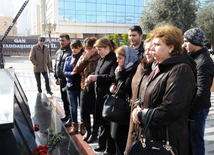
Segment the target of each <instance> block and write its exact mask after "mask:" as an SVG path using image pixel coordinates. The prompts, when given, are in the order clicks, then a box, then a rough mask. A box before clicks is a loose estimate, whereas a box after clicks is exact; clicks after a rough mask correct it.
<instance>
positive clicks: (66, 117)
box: [61, 112, 71, 122]
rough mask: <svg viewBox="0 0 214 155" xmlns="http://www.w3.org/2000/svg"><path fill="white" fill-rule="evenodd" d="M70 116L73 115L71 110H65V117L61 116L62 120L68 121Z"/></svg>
mask: <svg viewBox="0 0 214 155" xmlns="http://www.w3.org/2000/svg"><path fill="white" fill-rule="evenodd" d="M70 117H71V114H70V112H65V117H63V118H61V121H62V122H67V121H68V119H69V118H70Z"/></svg>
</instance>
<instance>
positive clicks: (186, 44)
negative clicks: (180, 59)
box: [183, 38, 196, 53]
mask: <svg viewBox="0 0 214 155" xmlns="http://www.w3.org/2000/svg"><path fill="white" fill-rule="evenodd" d="M183 47H185V49H186V50H187V52H188V53H192V52H195V51H196V50H195V45H193V44H191V43H190V42H189V41H188V40H187V39H186V38H184V44H183Z"/></svg>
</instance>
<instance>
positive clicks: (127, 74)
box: [110, 46, 138, 155]
mask: <svg viewBox="0 0 214 155" xmlns="http://www.w3.org/2000/svg"><path fill="white" fill-rule="evenodd" d="M115 53H116V57H117V62H118V67H117V68H116V70H115V82H114V84H112V86H111V87H110V92H111V93H115V90H116V87H117V86H118V84H120V83H121V82H123V83H122V84H121V86H120V89H119V92H118V97H119V98H124V99H127V95H128V97H129V98H131V96H132V92H131V81H132V77H133V76H134V74H135V71H136V69H137V65H138V61H137V60H138V56H137V53H136V52H135V50H134V49H133V48H131V47H129V46H121V47H119V48H118V49H116V50H115ZM116 104H117V103H116ZM124 119H127V120H128V122H129V117H127V118H124ZM128 130H129V124H119V123H115V122H111V136H112V138H113V139H114V140H115V148H116V154H117V155H123V154H124V151H125V147H126V140H127V136H128Z"/></svg>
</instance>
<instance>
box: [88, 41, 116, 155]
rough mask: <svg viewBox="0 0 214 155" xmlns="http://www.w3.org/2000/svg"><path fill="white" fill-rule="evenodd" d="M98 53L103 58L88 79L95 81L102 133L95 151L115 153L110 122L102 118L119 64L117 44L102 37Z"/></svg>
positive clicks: (97, 43)
mask: <svg viewBox="0 0 214 155" xmlns="http://www.w3.org/2000/svg"><path fill="white" fill-rule="evenodd" d="M94 47H96V49H97V51H98V54H99V55H100V56H101V58H100V59H99V60H98V64H97V67H96V69H95V72H94V73H93V75H89V76H88V78H87V79H86V82H87V83H91V82H95V93H96V105H95V110H96V113H95V116H96V117H95V119H96V122H97V123H98V124H99V125H100V126H101V134H100V137H99V145H98V147H96V148H95V151H102V150H104V149H106V150H105V153H104V154H113V153H115V145H114V140H113V139H112V137H111V135H110V122H109V121H107V120H104V119H103V118H102V110H103V104H104V101H105V98H104V96H105V95H106V94H110V92H109V87H110V85H111V84H112V83H113V82H114V78H115V75H114V71H115V68H116V66H117V62H116V55H115V53H114V50H115V49H116V47H117V46H116V44H115V43H114V42H113V41H110V40H108V39H106V38H101V39H99V40H97V41H96V43H95V44H94Z"/></svg>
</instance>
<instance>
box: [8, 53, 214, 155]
mask: <svg viewBox="0 0 214 155" xmlns="http://www.w3.org/2000/svg"><path fill="white" fill-rule="evenodd" d="M53 64H54V57H53ZM9 67H13V68H14V69H15V73H16V75H17V77H18V79H19V81H20V83H21V85H22V88H23V90H24V92H25V93H26V96H27V97H28V94H30V93H31V94H32V92H35V93H37V86H36V80H35V77H34V73H33V69H32V68H33V66H32V64H31V62H30V61H29V60H28V57H27V56H22V57H21V56H11V57H5V68H9ZM49 79H50V87H51V89H52V92H53V95H52V96H53V97H54V98H55V99H56V100H57V101H58V103H59V104H60V106H61V107H62V108H63V104H62V100H61V98H60V91H59V86H58V85H56V84H55V78H54V76H53V73H50V74H49ZM42 90H43V92H45V93H46V90H45V81H44V79H43V78H42ZM47 96H48V95H47ZM211 102H212V107H211V108H210V112H209V115H208V117H207V120H206V126H205V148H206V155H214V93H212V96H211ZM78 114H80V113H79V110H78ZM92 119H93V118H92ZM78 121H79V122H80V115H78ZM97 144H98V140H96V141H95V142H94V143H92V144H89V145H90V147H91V148H92V149H93V148H95V147H96V146H97ZM95 154H96V155H101V154H102V152H95Z"/></svg>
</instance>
